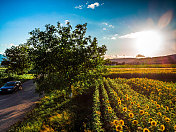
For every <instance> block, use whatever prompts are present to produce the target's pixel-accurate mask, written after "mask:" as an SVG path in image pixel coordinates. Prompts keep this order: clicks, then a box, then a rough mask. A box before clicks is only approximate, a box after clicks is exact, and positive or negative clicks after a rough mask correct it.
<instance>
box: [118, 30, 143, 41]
mask: <svg viewBox="0 0 176 132" xmlns="http://www.w3.org/2000/svg"><path fill="white" fill-rule="evenodd" d="M144 32H145V31H141V32H135V33H129V34H126V35H122V36H119V38H120V39H128V38H129V39H132V38H138V37H139V36H140V35H141V34H143V33H144Z"/></svg>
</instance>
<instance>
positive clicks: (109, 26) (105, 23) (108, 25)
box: [102, 22, 114, 28]
mask: <svg viewBox="0 0 176 132" xmlns="http://www.w3.org/2000/svg"><path fill="white" fill-rule="evenodd" d="M102 24H103V25H106V26H107V27H108V28H114V26H113V25H111V24H108V23H107V22H103V23H102Z"/></svg>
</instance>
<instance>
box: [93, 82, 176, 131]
mask: <svg viewBox="0 0 176 132" xmlns="http://www.w3.org/2000/svg"><path fill="white" fill-rule="evenodd" d="M117 82H118V81H117V80H112V79H104V80H103V83H102V82H100V83H99V87H100V89H99V94H94V95H95V96H94V98H96V100H98V101H100V103H99V105H98V106H99V110H100V111H99V118H98V119H99V120H98V119H97V122H101V124H102V125H101V129H104V130H106V131H115V130H116V131H121V130H123V131H146V132H147V131H148V132H149V131H164V130H165V131H174V129H176V128H175V127H176V126H175V124H176V121H175V112H174V111H172V110H169V109H168V108H167V107H163V105H160V104H158V103H157V102H156V101H151V100H150V99H148V98H147V97H146V96H145V95H143V94H140V93H138V92H137V91H135V90H133V89H132V88H131V87H130V86H129V85H128V84H126V83H117ZM97 91H98V88H96V90H95V93H97ZM98 97H99V98H100V99H98ZM94 103H96V102H94Z"/></svg>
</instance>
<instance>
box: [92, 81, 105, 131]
mask: <svg viewBox="0 0 176 132" xmlns="http://www.w3.org/2000/svg"><path fill="white" fill-rule="evenodd" d="M99 97H100V95H99V84H98V81H96V84H95V92H94V95H93V107H92V109H93V121H92V128H93V131H97V132H99V131H103V129H102V123H101V112H100V98H99Z"/></svg>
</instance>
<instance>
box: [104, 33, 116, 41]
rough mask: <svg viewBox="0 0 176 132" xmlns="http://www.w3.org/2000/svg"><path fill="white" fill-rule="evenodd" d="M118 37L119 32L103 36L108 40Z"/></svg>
mask: <svg viewBox="0 0 176 132" xmlns="http://www.w3.org/2000/svg"><path fill="white" fill-rule="evenodd" d="M117 38H118V34H114V35H111V36H106V37H103V39H107V40H116V39H117Z"/></svg>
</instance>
